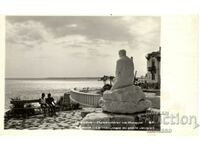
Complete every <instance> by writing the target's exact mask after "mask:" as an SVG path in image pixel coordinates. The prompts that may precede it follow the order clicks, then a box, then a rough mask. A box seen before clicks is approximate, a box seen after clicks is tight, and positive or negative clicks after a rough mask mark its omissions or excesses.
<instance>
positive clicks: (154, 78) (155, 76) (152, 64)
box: [146, 47, 161, 88]
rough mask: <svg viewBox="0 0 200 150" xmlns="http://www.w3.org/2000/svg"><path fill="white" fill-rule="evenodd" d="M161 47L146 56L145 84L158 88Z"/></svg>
mask: <svg viewBox="0 0 200 150" xmlns="http://www.w3.org/2000/svg"><path fill="white" fill-rule="evenodd" d="M160 53H161V47H159V51H156V52H152V53H149V54H147V55H146V59H147V74H146V82H147V83H150V84H151V83H152V84H156V85H158V88H159V87H160V60H161V56H160Z"/></svg>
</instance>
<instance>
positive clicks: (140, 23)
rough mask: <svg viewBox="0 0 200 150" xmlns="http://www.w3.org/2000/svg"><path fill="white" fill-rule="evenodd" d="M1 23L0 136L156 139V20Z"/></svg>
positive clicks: (59, 19)
mask: <svg viewBox="0 0 200 150" xmlns="http://www.w3.org/2000/svg"><path fill="white" fill-rule="evenodd" d="M5 21H6V28H5V29H6V43H5V46H6V49H5V53H6V57H5V116H4V129H5V130H9V129H12V130H13V129H14V130H24V129H26V130H65V129H74V130H113V131H114V130H137V131H160V103H161V99H160V89H161V78H162V77H161V74H160V69H161V65H160V64H161V51H162V47H161V44H160V37H161V17H160V16H112V15H110V16H6V20H5Z"/></svg>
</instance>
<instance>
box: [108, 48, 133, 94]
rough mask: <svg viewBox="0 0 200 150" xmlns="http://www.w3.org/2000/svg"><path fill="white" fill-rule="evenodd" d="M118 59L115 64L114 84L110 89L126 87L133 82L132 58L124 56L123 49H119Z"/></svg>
mask: <svg viewBox="0 0 200 150" xmlns="http://www.w3.org/2000/svg"><path fill="white" fill-rule="evenodd" d="M119 57H120V58H119V59H118V60H117V64H116V72H115V79H114V84H113V87H112V88H111V90H114V89H118V88H122V87H126V86H129V85H132V84H133V79H134V64H133V59H132V58H129V57H127V56H126V51H125V50H123V49H122V50H120V51H119Z"/></svg>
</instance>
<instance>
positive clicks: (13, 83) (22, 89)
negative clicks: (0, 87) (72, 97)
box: [5, 79, 103, 109]
mask: <svg viewBox="0 0 200 150" xmlns="http://www.w3.org/2000/svg"><path fill="white" fill-rule="evenodd" d="M5 84H6V85H5V99H6V100H5V108H6V109H8V108H9V106H10V98H15V97H19V98H20V99H38V98H40V96H41V93H46V94H48V93H51V94H52V96H53V97H54V98H55V99H56V100H57V99H59V97H60V96H63V94H64V93H65V92H67V91H69V90H70V89H73V88H84V87H90V88H100V87H102V86H103V82H102V81H97V80H95V79H88V80H85V79H84V80H81V79H78V80H77V79H74V80H47V79H44V80H9V79H8V80H6V81H5Z"/></svg>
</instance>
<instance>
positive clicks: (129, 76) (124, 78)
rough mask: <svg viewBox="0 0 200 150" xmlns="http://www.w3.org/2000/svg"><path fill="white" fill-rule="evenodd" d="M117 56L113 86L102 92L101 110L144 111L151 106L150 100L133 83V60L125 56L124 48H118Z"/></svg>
mask: <svg viewBox="0 0 200 150" xmlns="http://www.w3.org/2000/svg"><path fill="white" fill-rule="evenodd" d="M119 56H120V59H119V60H118V61H117V65H116V77H115V80H114V84H113V87H112V88H111V90H107V91H105V92H104V93H103V98H102V99H101V100H100V105H101V107H102V109H103V111H107V112H112V113H135V112H142V111H145V110H146V109H148V108H149V107H151V101H149V100H146V97H145V94H144V92H143V91H142V89H141V88H140V87H139V86H135V85H133V80H134V64H133V60H132V58H128V57H127V56H126V51H125V50H120V51H119Z"/></svg>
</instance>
